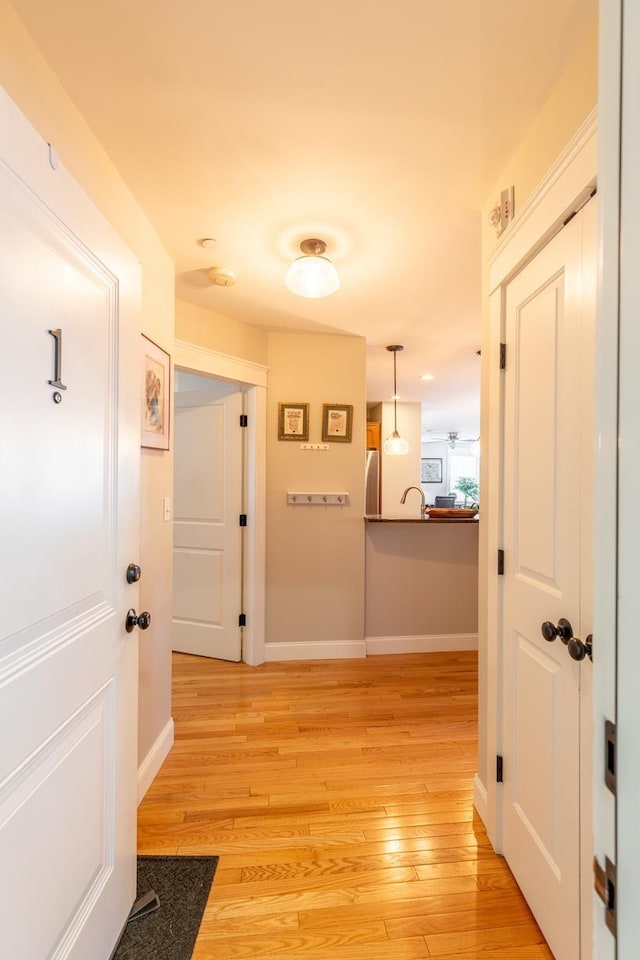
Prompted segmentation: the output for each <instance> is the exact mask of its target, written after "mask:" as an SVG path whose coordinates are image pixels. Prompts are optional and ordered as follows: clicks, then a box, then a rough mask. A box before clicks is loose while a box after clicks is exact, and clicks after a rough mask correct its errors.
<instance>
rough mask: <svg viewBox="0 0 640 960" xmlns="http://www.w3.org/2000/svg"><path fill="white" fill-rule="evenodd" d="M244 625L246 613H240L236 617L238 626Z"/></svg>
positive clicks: (245, 623)
mask: <svg viewBox="0 0 640 960" xmlns="http://www.w3.org/2000/svg"><path fill="white" fill-rule="evenodd" d="M246 625H247V615H246V613H241V614H240V616H239V617H238V626H239V627H246Z"/></svg>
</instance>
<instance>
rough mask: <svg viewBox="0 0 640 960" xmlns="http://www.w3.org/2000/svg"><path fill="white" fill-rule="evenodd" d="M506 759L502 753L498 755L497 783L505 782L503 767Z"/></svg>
mask: <svg viewBox="0 0 640 960" xmlns="http://www.w3.org/2000/svg"><path fill="white" fill-rule="evenodd" d="M503 765H504V761H503V759H502V757H501V756H500V754H498V756H497V757H496V783H503V776H502V772H503V771H502V768H503Z"/></svg>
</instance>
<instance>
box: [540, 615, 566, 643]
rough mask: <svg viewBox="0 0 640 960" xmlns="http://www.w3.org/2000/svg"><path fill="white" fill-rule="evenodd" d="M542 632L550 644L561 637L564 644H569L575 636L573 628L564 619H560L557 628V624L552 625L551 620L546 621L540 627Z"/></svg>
mask: <svg viewBox="0 0 640 960" xmlns="http://www.w3.org/2000/svg"><path fill="white" fill-rule="evenodd" d="M540 631H541V633H542V636H543V637H544V638H545V640H548V641H549V643H551V642H552V641H553V640H555V638H556V637H560V639H561V640H562V642H563V643H568V642H569V640H571V638H572V636H573V627H572V626H571V624H570V623H569V621H568V620H565V618H564V617H560V619H559V620H558V626H557V627H556V625H555V623H551V621H550V620H545V621H544V623H543V624H542V625H541V627H540Z"/></svg>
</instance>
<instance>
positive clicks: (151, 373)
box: [140, 334, 171, 450]
mask: <svg viewBox="0 0 640 960" xmlns="http://www.w3.org/2000/svg"><path fill="white" fill-rule="evenodd" d="M142 343H143V371H142V376H143V384H142V437H141V440H140V446H142V447H152V448H154V449H155V450H168V449H169V410H170V381H171V357H170V356H169V354H168V353H167V352H166V351H165V350H163V349H162V347H159V346H158V344H157V343H154V342H153V340H150V339H149V337H145V335H144V334H142Z"/></svg>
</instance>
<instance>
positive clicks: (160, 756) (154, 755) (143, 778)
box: [138, 717, 173, 805]
mask: <svg viewBox="0 0 640 960" xmlns="http://www.w3.org/2000/svg"><path fill="white" fill-rule="evenodd" d="M172 746H173V717H170V718H169V721H168V722H167V723H166V724H165V726H164V729H163V730H161V731H160V735H159V737H158V738H157V740H156V742H155V743H154V744H153V746H152V747H151V749H150V750H149V753H148V754H147V755H146V757H145V758H144V760H143V761H142V763H141V764H140V766H139V767H138V805H140V804H141V803H142V801H143V799H144V795H145V793H146V792H147V790H148V789H149V787H150V786H151V784H152V783H153V781H154V779H155V777H156V774H157V773H158V771H159V769H160V767H161V766H162V764H163V763H164V761H165V760H166V758H167V757H168V755H169V751H170V750H171V747H172Z"/></svg>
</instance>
